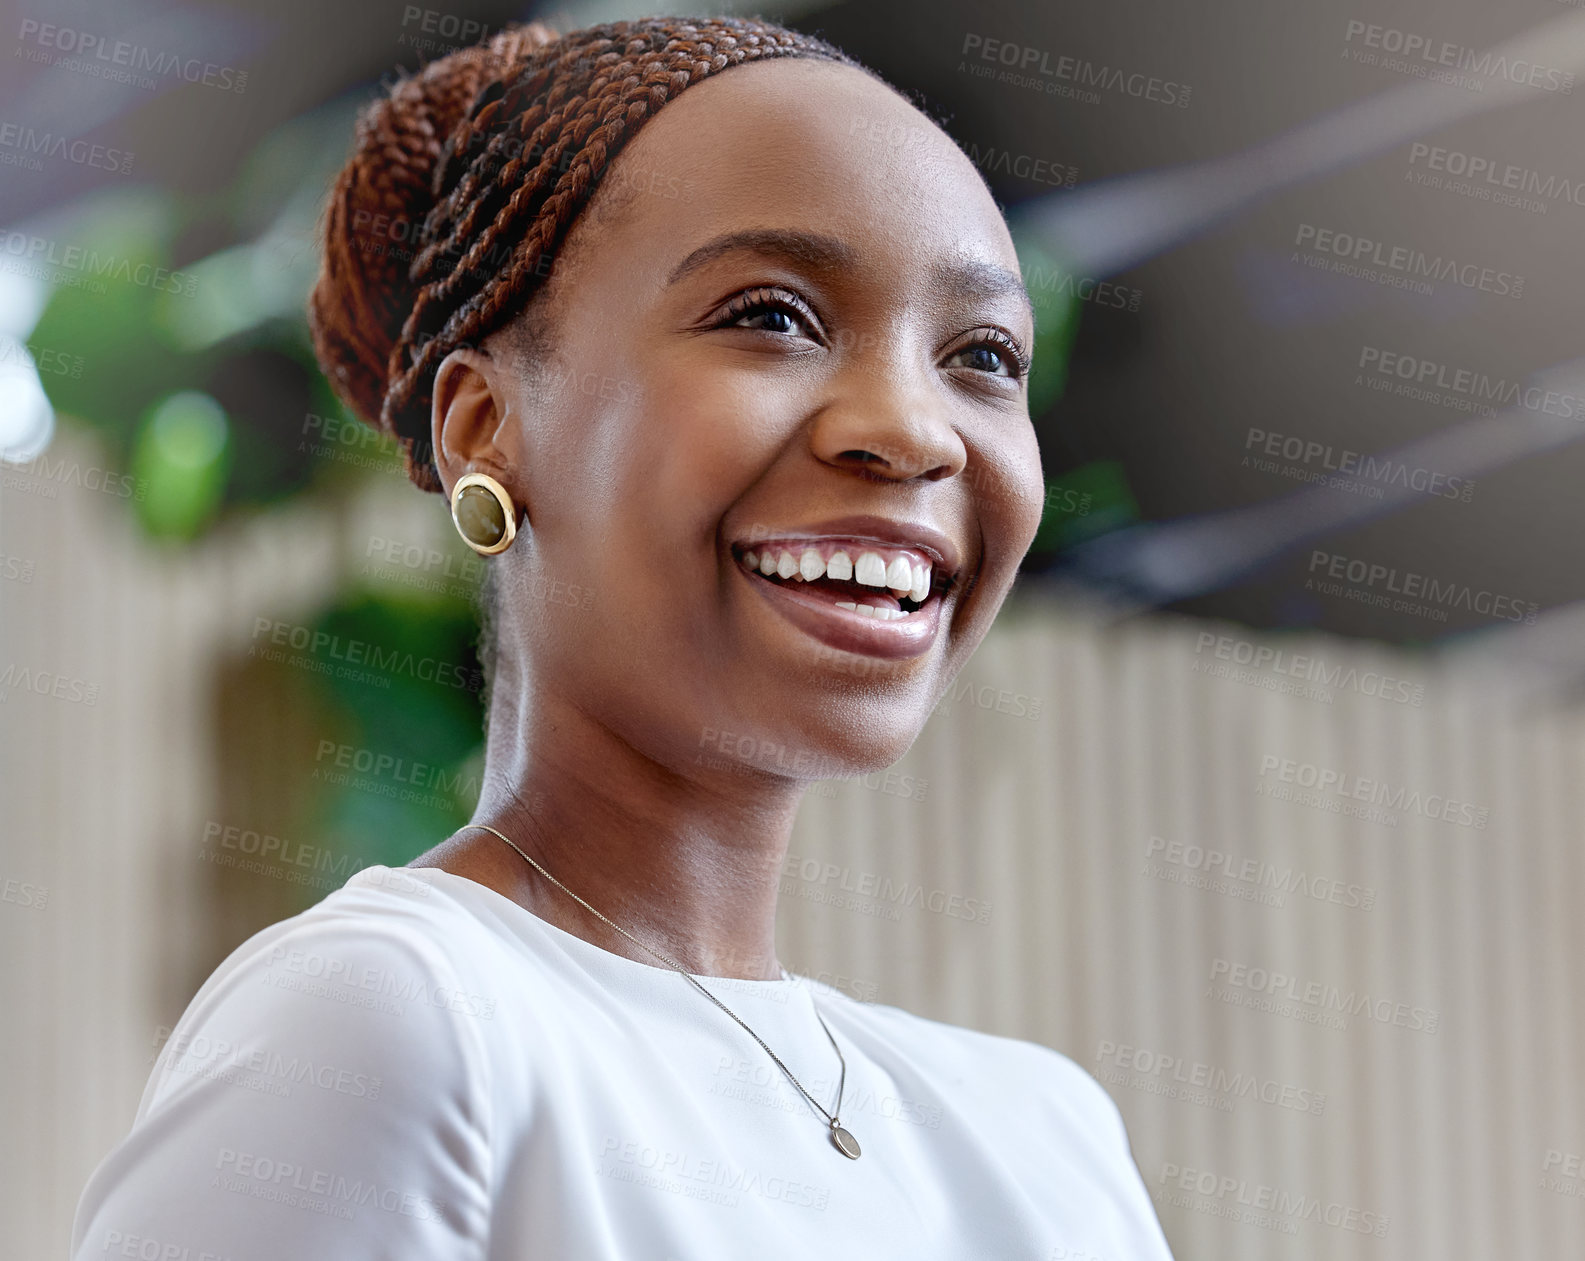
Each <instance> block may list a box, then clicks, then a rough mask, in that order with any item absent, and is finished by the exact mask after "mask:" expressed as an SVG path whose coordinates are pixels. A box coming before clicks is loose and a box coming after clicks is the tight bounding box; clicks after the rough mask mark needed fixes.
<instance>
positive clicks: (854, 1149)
mask: <svg viewBox="0 0 1585 1261" xmlns="http://www.w3.org/2000/svg"><path fill="white" fill-rule="evenodd" d="M831 1145H832V1146H833V1147H835V1148H836V1149H837V1150H838V1151H839V1152H841V1153H842V1154H843V1155H844V1156H846V1157H847V1158H848V1159H849V1160H857V1159H858V1158H859V1141H858V1139H856V1138H854V1137H853V1135H851V1134H849V1133H848V1132H847V1131H846V1130H845V1129H843V1128H842V1127H841V1126H840V1125H838V1124H836V1122H834V1121H833V1122H832V1123H831Z"/></svg>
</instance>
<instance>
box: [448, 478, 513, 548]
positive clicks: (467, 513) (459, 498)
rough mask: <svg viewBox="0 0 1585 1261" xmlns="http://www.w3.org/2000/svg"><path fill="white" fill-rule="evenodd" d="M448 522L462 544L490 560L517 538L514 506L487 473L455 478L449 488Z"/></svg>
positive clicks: (504, 491)
mask: <svg viewBox="0 0 1585 1261" xmlns="http://www.w3.org/2000/svg"><path fill="white" fill-rule="evenodd" d="M451 520H452V524H453V525H455V526H456V527H457V533H458V534H460V535H462V541H463V542H464V543H466V544H467V545H468V546H469V547H471V548H472V549H473V550H474V551H476V552H478V553H479V555H481V556H494V555H495V554H496V553H497V552H504V551H505V550H506V549H507V548H509V547H510V546H512V540H513V539H514V538H516V537H517V505H516V504H514V503H513V502H512V496H510V495H509V494H507V493H506V487H504V486H502V485H501V483H500V482H498V481H496V480H495V478H493V477H491V476H490V475H489V474H488V473H469V474H467V475H466V476H465V477H459V478H458V479H457V484H456V485H455V486H453V487H452V488H451Z"/></svg>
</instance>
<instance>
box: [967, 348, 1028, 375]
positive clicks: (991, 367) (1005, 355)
mask: <svg viewBox="0 0 1585 1261" xmlns="http://www.w3.org/2000/svg"><path fill="white" fill-rule="evenodd" d="M952 359H953V360H954V361H957V362H958V363H960V364H961V365H962V366H963V367H966V368H973V369H974V370H975V371H977V372H985V373H988V374H990V375H991V376H999V377H1010V378H1012V379H1013V380H1017V379H1018V378H1019V377H1021V376H1023V375H1024V373H1025V372H1026V371H1027V368H1026V366H1025V363H1024V358H1023V355H1022V354H1021V353H1020V352H1019V351H1018V350H1017V348H1016V347H1014V346H1012V345H1011V344H1010V343H1003V342H1001V341H981V342H975V343H974V345H972V346H965V347H964V348H963V349H962V350H959V351H956V352H955V353H954V354H953V355H952Z"/></svg>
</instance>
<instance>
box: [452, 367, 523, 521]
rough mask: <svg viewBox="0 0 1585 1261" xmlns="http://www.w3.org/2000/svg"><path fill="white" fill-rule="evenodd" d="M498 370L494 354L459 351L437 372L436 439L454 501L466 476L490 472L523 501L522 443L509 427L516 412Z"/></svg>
mask: <svg viewBox="0 0 1585 1261" xmlns="http://www.w3.org/2000/svg"><path fill="white" fill-rule="evenodd" d="M498 367H499V365H498V364H497V363H496V361H495V360H494V359H492V358H491V357H490V355H489V353H488V352H486V351H483V350H476V349H473V348H471V347H469V348H461V347H459V348H458V349H456V350H453V351H452V352H451V353H450V354H449V355H447V356H446V357H445V359H443V360H442V361H441V364H440V368H439V369H438V370H437V372H436V373H435V388H434V391H433V398H434V402H433V404H432V405H431V412H430V425H431V439H432V441H433V442H434V451H435V468H436V470H437V471H438V472H439V473H440V481H441V484H442V485H443V486H444V487H445V490H446V494H447V496H448V497H449V496H450V494H451V488H452V487H453V486H454V485H456V483H457V480H458V479H459V478H461V477H462V476H463V475H464V474H467V473H489V474H490V475H491V476H492V477H494V478H495V479H496V480H497V481H499V482H500V483H501V484H502V485H503V486H505V487H506V489H507V491H508V492H509V493H510V494H511V495H512V497H513V498H514V499H516V500H518V501H519V502H521V491H522V488H521V487H519V486H517V485H516V484H515V474H516V471H517V468H518V463H517V460H516V458H515V455H516V444H515V443H514V441H513V435H512V433H511V431H510V429H509V427H508V426H509V422H510V420H511V408H510V406H509V404H508V402H507V400H506V397H505V395H504V393H503V392H502V390H501V389H500V374H499V373H498V371H497V369H498Z"/></svg>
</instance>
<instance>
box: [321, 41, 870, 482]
mask: <svg viewBox="0 0 1585 1261" xmlns="http://www.w3.org/2000/svg"><path fill="white" fill-rule="evenodd" d="M773 57H812V58H819V59H822V60H827V61H834V62H839V63H841V64H844V65H849V66H853V67H854V68H856V69H859V70H862V71H864V72H865V73H867V74H870V75H872V77H875V78H877V79H878V78H879V76H878V75H874V72H873V71H869V70H868V69H867V68H866V67H864V66H862V65H860V64H859V63H857V62H855V61H854V60H852V59H851V58H849V57H847V56H846V55H845V54H843V53H842V52H841V51H839V50H838V49H836V48H834V47H833V46H831V45H830V44H827V43H826V42H824V41H823V40H820V39H817V38H815V37H813V36H810V35H803V34H800V33H798V32H796V31H791V30H787V29H785V28H784V27H781V26H776V25H773V24H771V23H769V22H762V21H758V20H752V19H743V18H664V17H657V18H643V19H640V20H637V21H632V22H609V23H605V24H603V25H599V26H591V27H588V28H587V29H584V30H581V31H574V32H572V33H570V34H567V35H561V36H558V35H557V34H556V33H555V32H553V31H552V30H550V29H549V28H548V27H546V26H544V25H542V24H541V23H538V22H532V23H529V24H527V25H515V26H509V27H507V28H506V29H504V30H502V31H501V32H499V33H498V34H496V35H495V36H494V37H493V38H491V39H490V40H489V42H488V43H486V44H482V45H477V46H472V47H468V48H464V49H460V50H458V51H456V52H453V53H450V54H448V55H447V56H445V57H441V58H439V59H437V60H435V61H432V62H430V63H429V64H428V65H426V66H425V67H424V68H423V69H422V70H421V71H419V72H418V73H416V74H412V75H408V76H406V77H404V78H402V79H400V80H398V81H397V83H396V84H395V85H394V86H393V87H392V88H391V89H390V91H389V92H388V94H387V95H386V96H384V97H383V98H381V99H379V100H376V101H375V102H374V103H373V104H372V105H370V106H369V107H367V108H366V109H365V110H364V112H363V113H362V114H361V115H360V116H359V119H358V125H357V133H356V141H355V146H354V152H353V155H352V157H351V159H350V160H349V161H348V162H347V164H346V166H345V167H344V168H343V169H342V171H341V173H340V175H339V176H338V177H337V179H336V182H335V185H334V187H333V189H332V191H331V194H330V199H329V204H328V208H327V211H326V219H325V247H324V257H323V260H322V263H321V267H320V272H319V277H318V280H317V281H316V283H315V286H314V290H313V293H312V295H311V297H310V299H309V308H308V316H309V329H310V331H311V333H312V335H313V340H314V349H315V353H316V354H317V356H318V358H319V362H320V365H321V366H322V367H323V368H324V371H325V375H326V376H327V377H328V378H329V380H330V382H331V385H332V386H333V388H334V389H335V391H336V393H337V395H338V396H339V397H340V398H341V400H342V402H344V403H345V404H346V405H347V406H348V407H349V408H351V410H352V411H353V412H354V413H355V414H356V415H357V416H358V417H360V418H361V419H362V420H363V421H364V422H365V423H367V424H370V425H372V426H374V427H375V428H377V429H379V430H381V431H383V432H385V433H388V434H390V435H392V436H393V437H395V438H396V439H397V440H398V441H399V442H400V443H401V444H402V448H403V457H404V462H405V466H406V469H407V475H408V477H409V478H411V479H412V481H413V482H414V483H415V484H416V485H417V486H419V487H420V488H421V489H423V490H427V491H436V492H438V491H441V490H442V489H443V487H442V485H441V481H440V476H439V473H438V472H437V470H436V468H435V464H434V454H433V449H432V444H431V440H430V407H431V396H432V392H433V388H434V380H435V373H436V370H437V369H438V368H439V366H440V363H441V361H442V360H443V359H444V358H445V357H446V356H447V355H448V354H449V353H450V352H451V351H452V350H454V349H457V348H458V347H463V346H477V345H478V344H479V343H480V342H481V341H482V340H483V338H484V337H485V336H486V335H487V334H489V333H490V332H492V331H494V330H495V329H498V328H500V327H501V326H502V325H504V324H507V323H509V322H510V321H511V319H512V318H513V317H514V316H516V315H517V314H518V313H519V312H521V311H522V310H523V308H524V307H525V306H526V305H527V304H528V301H529V299H530V298H532V297H533V295H534V293H535V292H536V291H537V290H538V289H540V288H541V287H542V286H543V284H544V282H545V280H546V278H547V277H548V276H549V274H550V269H551V266H552V265H553V263H554V261H555V258H556V252H557V250H558V249H559V248H560V246H561V243H562V242H563V241H564V240H565V238H566V236H567V233H568V231H569V230H570V229H571V227H572V224H573V221H574V220H575V219H576V218H577V216H578V215H579V213H580V212H581V211H582V210H583V208H584V207H585V206H586V205H587V204H588V203H589V200H590V198H591V197H592V196H593V195H594V192H595V190H596V189H597V188H598V187H599V185H600V180H601V178H602V176H603V175H604V174H605V172H606V170H607V169H608V168H609V166H610V164H611V161H612V159H613V158H615V157H616V155H617V154H618V153H619V152H621V149H622V147H623V145H625V144H626V143H627V142H628V141H629V140H631V139H632V137H633V135H634V134H635V133H636V132H637V131H638V129H639V128H640V127H641V126H642V125H643V124H644V122H645V120H646V119H649V118H652V117H654V115H655V112H656V111H657V110H659V109H660V108H661V106H663V105H665V104H666V102H667V101H669V100H672V99H673V98H675V97H676V96H677V95H678V93H680V92H682V91H683V90H684V89H685V88H687V87H688V86H689V85H690V84H694V83H698V82H699V81H700V80H702V79H706V78H708V77H710V76H711V75H714V74H719V73H720V72H721V71H723V70H726V69H729V68H731V67H732V66H738V65H743V64H744V63H747V62H752V61H760V60H764V59H767V58H773Z"/></svg>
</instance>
